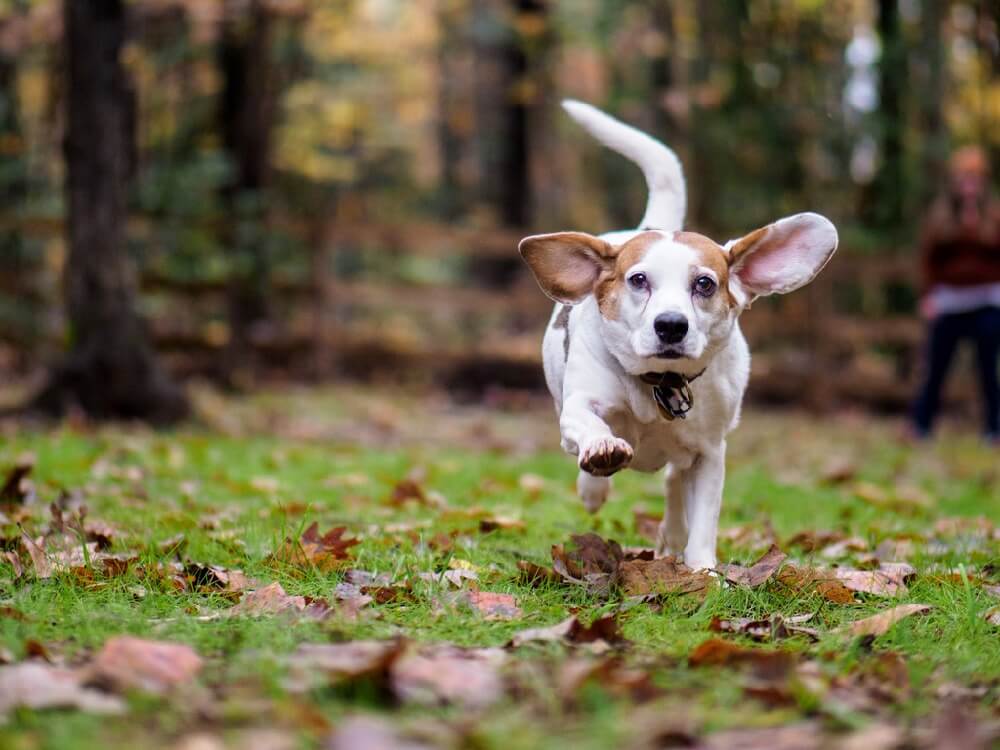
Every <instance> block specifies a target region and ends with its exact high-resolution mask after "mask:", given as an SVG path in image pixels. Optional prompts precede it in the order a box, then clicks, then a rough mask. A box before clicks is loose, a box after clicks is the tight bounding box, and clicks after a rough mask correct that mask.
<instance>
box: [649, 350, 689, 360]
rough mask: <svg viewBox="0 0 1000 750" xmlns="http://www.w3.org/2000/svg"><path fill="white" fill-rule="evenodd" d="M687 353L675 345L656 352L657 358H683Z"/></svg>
mask: <svg viewBox="0 0 1000 750" xmlns="http://www.w3.org/2000/svg"><path fill="white" fill-rule="evenodd" d="M686 356H687V355H686V354H685V353H684V352H683V351H682V350H680V349H676V348H674V347H669V348H667V349H661V350H660V351H658V352H657V353H656V358H657V359H683V358H684V357H686Z"/></svg>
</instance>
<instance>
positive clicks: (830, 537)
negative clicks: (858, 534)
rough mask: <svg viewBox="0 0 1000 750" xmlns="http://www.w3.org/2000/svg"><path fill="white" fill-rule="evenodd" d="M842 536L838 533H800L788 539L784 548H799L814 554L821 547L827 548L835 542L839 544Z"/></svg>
mask: <svg viewBox="0 0 1000 750" xmlns="http://www.w3.org/2000/svg"><path fill="white" fill-rule="evenodd" d="M843 538H844V535H843V534H841V533H840V532H839V531H811V530H810V531H800V532H798V533H797V534H795V535H794V536H791V537H789V539H788V541H786V542H785V546H786V547H800V548H801V549H802V551H803V552H814V551H816V550H818V549H821V548H823V547H828V546H829V545H831V544H834V543H835V542H839V541H841V540H842V539H843Z"/></svg>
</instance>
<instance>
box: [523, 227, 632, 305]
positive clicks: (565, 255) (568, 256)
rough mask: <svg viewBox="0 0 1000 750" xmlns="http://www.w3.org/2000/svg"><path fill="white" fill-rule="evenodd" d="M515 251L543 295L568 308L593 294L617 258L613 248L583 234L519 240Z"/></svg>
mask: <svg viewBox="0 0 1000 750" xmlns="http://www.w3.org/2000/svg"><path fill="white" fill-rule="evenodd" d="M517 249H518V250H519V251H520V253H521V257H522V258H524V260H525V262H527V264H528V266H529V267H530V268H531V271H532V273H534V274H535V279H537V281H538V285H539V286H540V287H541V288H542V291H543V292H545V293H546V294H547V295H549V296H550V297H551V298H552V299H554V300H556V301H557V302H562V303H565V304H568V305H573V304H576V303H577V302H580V301H582V300H583V299H584V298H585V297H586V296H587V295H588V294H590V293H591V292H593V291H594V286H595V285H596V284H597V280H598V279H599V278H600V277H601V274H603V273H604V272H605V271H607V270H610V269H611V266H612V264H613V263H614V259H615V254H616V250H615V248H614V247H613V246H612V245H610V244H608V243H607V242H605V241H604V240H602V239H600V238H598V237H594V236H593V235H590V234H585V233H584V232H556V233H555V234H536V235H533V236H531V237H525V238H524V239H523V240H521V242H520V244H519V245H518V247H517Z"/></svg>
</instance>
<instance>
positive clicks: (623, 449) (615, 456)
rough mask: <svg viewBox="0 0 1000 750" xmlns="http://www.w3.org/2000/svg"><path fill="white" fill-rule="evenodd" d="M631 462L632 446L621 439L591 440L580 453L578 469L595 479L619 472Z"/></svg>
mask: <svg viewBox="0 0 1000 750" xmlns="http://www.w3.org/2000/svg"><path fill="white" fill-rule="evenodd" d="M631 460H632V446H631V445H629V444H628V443H626V442H625V441H624V440H622V439H621V438H616V437H608V438H598V439H597V440H591V441H590V442H589V443H587V444H586V445H584V447H583V450H581V451H580V468H581V469H583V470H584V471H585V472H587V473H588V474H593V475H594V476H597V477H607V476H611V475H612V474H614V473H615V472H616V471H621V470H622V469H624V468H625V467H626V466H628V465H629V462H630V461H631Z"/></svg>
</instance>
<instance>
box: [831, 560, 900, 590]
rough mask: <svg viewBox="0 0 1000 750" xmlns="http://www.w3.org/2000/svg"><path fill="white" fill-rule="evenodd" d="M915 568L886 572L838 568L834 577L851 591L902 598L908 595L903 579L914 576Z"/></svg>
mask: <svg viewBox="0 0 1000 750" xmlns="http://www.w3.org/2000/svg"><path fill="white" fill-rule="evenodd" d="M912 571H913V568H910V567H909V566H906V568H905V569H904V568H898V567H897V568H889V569H886V570H881V569H880V570H853V569H851V568H837V569H836V570H834V571H833V572H834V575H835V576H836V577H837V580H838V581H840V582H841V583H843V584H844V586H846V587H847V588H849V589H850V590H851V591H858V592H860V593H863V594H872V595H874V596H902V595H904V594H906V593H907V588H906V584H905V583H904V582H903V579H904V578H906V577H907V576H908V575H913V573H912Z"/></svg>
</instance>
